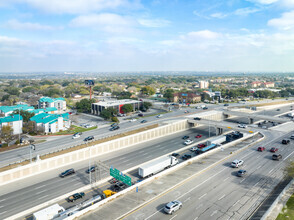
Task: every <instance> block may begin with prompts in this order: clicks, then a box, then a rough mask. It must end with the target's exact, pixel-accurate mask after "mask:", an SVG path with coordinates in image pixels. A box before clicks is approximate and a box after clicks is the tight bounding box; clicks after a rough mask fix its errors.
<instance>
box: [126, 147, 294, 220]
mask: <svg viewBox="0 0 294 220" xmlns="http://www.w3.org/2000/svg"><path fill="white" fill-rule="evenodd" d="M292 150H293V149H292ZM255 153H259V152H253V151H252V150H250V149H248V150H247V151H244V154H245V156H244V157H243V158H242V157H241V159H244V160H245V161H247V162H248V163H249V164H252V166H255V165H253V164H254V162H255V161H256V159H255V158H254V157H252V156H251V155H252V154H255ZM240 156H241V155H240ZM231 160H233V158H231V159H229V160H227V161H226V162H225V163H224V167H223V168H221V166H219V167H218V169H221V170H220V171H218V172H217V171H216V170H213V169H211V170H210V171H209V172H210V174H208V176H205V175H204V176H203V178H201V179H200V180H199V181H197V182H198V183H201V184H203V183H205V182H206V181H207V180H209V179H211V178H212V177H211V176H216V175H218V174H221V175H220V176H221V177H222V178H223V181H228V180H229V178H231V177H232V173H235V171H232V173H231V172H230V171H231V170H232V168H230V167H228V164H230V162H231ZM259 161H260V160H259ZM265 161H266V162H269V163H273V165H276V164H277V163H274V162H275V161H272V160H271V159H268V158H265V159H264V161H262V162H263V163H264V162H265ZM247 162H245V163H246V164H247ZM266 167H269V166H266ZM248 168H250V167H248ZM255 168H258V169H256V171H260V170H261V169H260V168H261V167H258V166H257V167H255ZM223 171H226V172H225V173H222V172H223ZM233 178H234V180H236V181H237V184H236V183H235V184H236V185H238V183H240V182H241V183H242V182H243V181H244V180H245V179H246V178H239V177H237V176H235V174H234V175H233ZM220 179H221V178H220V177H216V179H214V180H211V182H207V183H205V185H204V188H200V189H198V190H197V192H201V193H202V194H201V195H200V194H199V195H198V194H197V195H193V196H190V193H189V196H190V197H188V198H181V197H180V198H179V199H184V201H186V200H187V201H188V200H189V202H192V201H191V198H198V199H199V198H204V197H205V196H206V195H208V194H209V193H210V192H211V194H212V195H211V197H212V198H213V199H215V198H218V199H219V201H221V200H222V199H224V198H225V197H226V195H225V194H224V193H223V192H222V191H221V190H222V189H224V188H225V186H228V185H229V184H228V183H227V182H226V183H224V186H222V185H221V187H220V189H218V190H216V191H214V189H216V188H217V187H218V186H219V185H220V184H219V180H220ZM253 179H255V178H253ZM190 182H192V181H190ZM253 183H254V182H253ZM254 184H256V183H254ZM209 186H212V188H209ZM193 187H195V186H193ZM193 187H192V186H183V192H182V193H180V194H182V195H185V194H187V192H186V191H187V189H193ZM196 187H199V185H197V186H196ZM241 187H242V189H243V188H248V189H250V187H248V183H247V184H245V185H244V186H241ZM194 189H195V188H194ZM228 189H229V190H231V187H229V188H228ZM177 190H178V189H177ZM178 191H179V190H178ZM190 191H191V190H189V191H188V192H190ZM237 191H238V190H237ZM205 193H206V194H205ZM216 195H217V196H216ZM207 198H209V197H207ZM174 199H175V197H174V196H171V198H169V199H166V198H165V199H164V202H161V201H159V202H158V204H155V206H154V205H152V206H153V207H152V208H151V210H152V209H153V210H156V209H157V210H158V211H156V213H160V210H161V208H162V207H163V206H164V204H165V203H166V202H168V201H170V200H174ZM230 201H234V200H232V199H230ZM234 202H235V203H236V202H237V201H234ZM192 203H193V204H197V199H196V201H193V202H192ZM202 203H206V201H205V202H203V201H202V202H201V203H200V204H198V205H199V206H201V204H202ZM212 203H213V204H215V201H213V202H212ZM196 206H197V205H196ZM199 206H198V207H199ZM154 207H155V208H154ZM195 208H196V207H195ZM195 208H193V210H192V212H191V213H190V214H192V213H194V212H195ZM144 209H145V208H144ZM183 209H184V207H183ZM183 209H182V210H181V213H185V212H184V210H183ZM204 209H205V210H207V209H208V208H207V207H204ZM212 209H213V208H212ZM205 210H204V211H205ZM215 211H216V210H214V211H213V212H208V213H207V216H206V217H208V218H203V219H210V218H209V217H212V216H213V215H215V216H217V213H216V212H215ZM140 212H141V210H140ZM144 213H145V212H144ZM147 213H148V212H147ZM151 213H152V212H151ZM219 213H221V212H219ZM145 216H146V213H145ZM150 216H151V217H150ZM150 216H149V217H150V219H158V216H156V217H154V218H153V216H155V215H154V213H152V214H151V215H150ZM164 216H165V215H164ZM189 216H191V215H189ZM162 217H163V216H162V215H160V219H161V218H162ZM196 217H197V216H196ZM146 218H148V217H146ZM168 218H169V217H168ZM127 219H132V218H129V217H128V218H127ZM163 219H164V217H163ZM179 219H185V218H183V217H180V218H179Z"/></svg>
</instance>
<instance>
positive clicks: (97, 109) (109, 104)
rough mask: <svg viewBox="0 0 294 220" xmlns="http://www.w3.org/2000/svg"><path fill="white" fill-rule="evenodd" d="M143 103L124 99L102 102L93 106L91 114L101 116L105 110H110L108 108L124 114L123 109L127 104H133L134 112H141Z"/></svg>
mask: <svg viewBox="0 0 294 220" xmlns="http://www.w3.org/2000/svg"><path fill="white" fill-rule="evenodd" d="M142 103H143V102H142V101H138V100H132V99H122V100H114V101H113V100H111V101H102V102H97V103H92V106H91V112H92V114H94V115H100V113H101V112H102V111H103V110H104V109H108V108H114V109H116V110H117V112H118V113H122V114H123V113H124V112H123V111H122V109H121V108H122V107H123V106H124V105H125V104H131V105H132V106H133V109H134V111H136V110H139V109H140V107H141V105H142Z"/></svg>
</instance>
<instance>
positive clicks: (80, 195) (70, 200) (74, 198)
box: [67, 192, 85, 202]
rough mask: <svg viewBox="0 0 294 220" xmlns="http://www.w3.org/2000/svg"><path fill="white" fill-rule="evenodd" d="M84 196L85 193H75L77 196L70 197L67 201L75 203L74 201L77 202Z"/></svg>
mask: <svg viewBox="0 0 294 220" xmlns="http://www.w3.org/2000/svg"><path fill="white" fill-rule="evenodd" d="M84 196H85V193H84V192H81V193H75V194H73V195H71V196H69V197H68V198H67V201H68V202H74V201H76V200H77V199H81V198H83V197H84Z"/></svg>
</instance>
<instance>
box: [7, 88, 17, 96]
mask: <svg viewBox="0 0 294 220" xmlns="http://www.w3.org/2000/svg"><path fill="white" fill-rule="evenodd" d="M5 92H7V93H9V94H10V95H16V96H19V94H20V92H19V89H18V88H16V87H8V88H6V89H5Z"/></svg>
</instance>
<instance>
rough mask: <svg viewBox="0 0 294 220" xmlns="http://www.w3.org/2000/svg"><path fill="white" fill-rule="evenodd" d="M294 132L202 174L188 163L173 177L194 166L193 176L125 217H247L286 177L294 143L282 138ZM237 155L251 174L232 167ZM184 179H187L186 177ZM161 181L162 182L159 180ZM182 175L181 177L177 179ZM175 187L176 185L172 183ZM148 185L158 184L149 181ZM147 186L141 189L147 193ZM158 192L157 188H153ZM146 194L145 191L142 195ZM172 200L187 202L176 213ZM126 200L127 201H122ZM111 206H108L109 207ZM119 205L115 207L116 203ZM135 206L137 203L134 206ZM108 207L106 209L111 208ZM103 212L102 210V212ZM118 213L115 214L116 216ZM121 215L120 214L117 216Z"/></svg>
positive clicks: (163, 185) (163, 186)
mask: <svg viewBox="0 0 294 220" xmlns="http://www.w3.org/2000/svg"><path fill="white" fill-rule="evenodd" d="M289 135H290V134H284V135H283V136H280V134H279V135H273V136H271V137H268V138H267V139H266V140H265V141H264V143H263V145H264V146H266V147H267V150H266V151H264V152H258V151H257V150H256V149H257V147H258V146H260V144H256V145H255V146H253V147H250V148H248V149H246V150H244V151H241V152H240V153H239V154H238V155H233V156H231V157H230V158H229V159H226V160H223V161H220V162H219V163H217V164H215V165H213V166H212V167H211V168H210V169H208V170H206V171H205V172H201V171H200V174H196V173H197V171H199V169H197V166H198V167H199V166H200V164H201V161H200V162H199V163H194V165H193V164H192V165H191V166H190V167H185V168H183V169H186V171H184V170H183V169H180V170H178V171H176V172H174V173H173V175H170V176H171V177H170V178H174V179H176V178H177V176H181V174H182V173H183V172H186V173H185V174H186V175H185V178H187V176H189V175H188V172H189V170H190V173H191V170H192V169H193V168H194V169H195V171H194V174H193V172H192V173H191V178H189V179H188V180H186V181H184V182H183V184H181V185H179V186H177V187H175V188H172V189H170V190H168V191H167V193H164V194H163V195H161V196H157V197H156V198H154V199H152V200H151V201H150V202H148V203H147V204H145V205H144V206H142V207H140V208H138V209H136V210H135V211H133V212H131V213H130V214H128V215H125V216H124V215H122V216H121V217H123V219H130V220H131V219H146V220H147V219H199V220H206V219H210V220H214V219H246V217H247V216H249V214H250V213H251V212H252V211H253V210H254V209H255V208H256V207H257V206H258V204H259V203H260V202H261V201H262V200H263V199H264V198H265V197H266V195H267V194H268V193H269V192H270V191H271V190H272V189H273V188H274V187H275V186H276V185H277V184H278V183H279V182H280V180H282V178H283V168H284V167H285V165H286V164H287V161H288V160H289V159H291V157H293V155H294V143H293V142H291V144H290V145H282V144H281V140H282V139H283V138H284V137H289ZM272 146H275V147H278V148H279V151H278V152H279V153H280V154H282V155H283V159H282V160H281V161H274V160H272V159H271V156H272V154H273V153H271V152H269V151H268V150H269V148H270V147H272ZM234 159H242V160H244V163H245V165H244V166H242V167H241V168H240V169H245V170H247V175H246V176H244V177H237V176H236V172H237V171H238V170H239V169H238V168H236V169H234V168H231V167H230V163H231V161H232V160H234ZM183 180H184V179H183ZM156 181H158V182H161V183H160V185H159V184H158V183H155V182H156ZM156 181H155V182H154V183H152V184H154V185H157V186H158V187H160V189H161V191H164V190H167V189H168V188H167V186H168V181H172V180H171V179H168V178H160V179H158V180H156ZM179 182H180V179H179V178H178V179H177V183H179ZM171 187H172V186H171ZM148 188H153V189H154V186H152V185H149V186H148ZM145 190H146V189H141V191H142V192H143V193H144V192H145ZM153 193H154V194H156V192H153ZM140 197H144V195H140ZM172 200H180V201H181V202H182V203H183V207H182V209H181V210H178V211H177V212H175V213H174V214H173V216H170V215H167V214H165V213H164V212H163V208H164V205H165V204H166V203H167V202H169V201H172ZM120 202H123V201H120ZM108 208H110V207H107V209H108ZM112 208H113V209H115V207H112ZM133 208H134V207H133ZM107 211H108V210H105V212H107ZM99 213H100V214H99ZM102 216H103V213H101V210H100V212H99V210H97V212H95V213H94V214H90V215H89V216H86V217H84V218H83V219H95V218H96V219H97V217H102ZM113 217H114V216H113ZM116 217H117V216H116ZM110 218H111V216H110Z"/></svg>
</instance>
